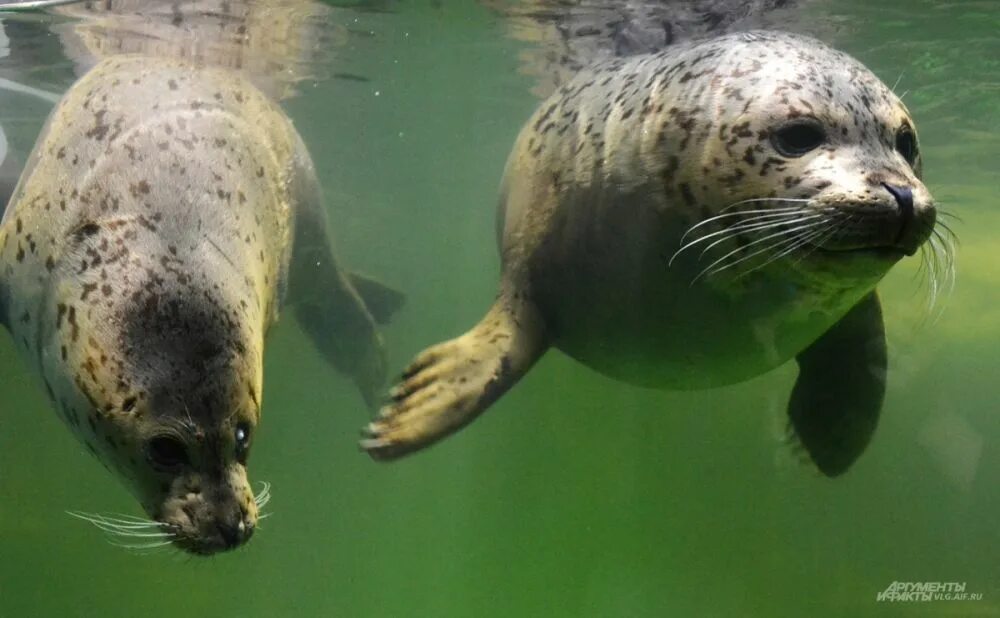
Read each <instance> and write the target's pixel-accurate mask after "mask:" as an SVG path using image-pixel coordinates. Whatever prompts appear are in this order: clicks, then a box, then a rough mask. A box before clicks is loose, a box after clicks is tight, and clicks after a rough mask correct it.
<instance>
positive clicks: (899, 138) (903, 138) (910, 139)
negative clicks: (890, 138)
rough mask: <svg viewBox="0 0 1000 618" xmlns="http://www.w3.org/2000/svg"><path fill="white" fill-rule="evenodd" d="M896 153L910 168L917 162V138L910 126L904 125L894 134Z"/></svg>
mask: <svg viewBox="0 0 1000 618" xmlns="http://www.w3.org/2000/svg"><path fill="white" fill-rule="evenodd" d="M896 151H897V152H899V154H901V155H903V158H904V159H906V162H907V163H909V164H910V167H913V165H914V164H915V163H916V162H917V154H918V150H917V136H916V135H915V134H914V133H913V129H911V128H910V125H906V124H904V125H903V126H902V127H900V128H899V131H898V132H897V133H896Z"/></svg>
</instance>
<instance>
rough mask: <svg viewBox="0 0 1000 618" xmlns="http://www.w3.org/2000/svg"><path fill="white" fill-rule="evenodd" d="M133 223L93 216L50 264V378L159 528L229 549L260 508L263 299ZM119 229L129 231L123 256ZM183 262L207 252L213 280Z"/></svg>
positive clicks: (192, 545) (190, 543)
mask: <svg viewBox="0 0 1000 618" xmlns="http://www.w3.org/2000/svg"><path fill="white" fill-rule="evenodd" d="M137 228H139V229H141V224H139V223H137V222H134V221H132V220H128V219H120V220H104V221H101V222H99V223H98V222H94V223H88V224H86V225H84V226H83V227H81V228H80V229H78V230H77V231H76V232H75V233H74V237H73V238H71V239H69V251H68V252H67V253H66V254H65V255H64V259H61V260H59V261H58V262H57V263H55V264H54V265H53V269H54V272H53V281H55V282H56V284H55V286H54V288H53V295H54V297H55V299H54V300H55V302H54V303H53V304H54V305H55V306H54V313H55V315H54V319H53V321H52V328H50V329H45V330H44V332H43V333H41V336H42V337H43V339H44V348H43V349H44V350H45V352H44V353H43V355H42V357H43V360H42V362H43V372H44V376H45V379H46V385H47V386H48V388H49V392H50V394H51V395H52V398H53V399H54V400H55V401H56V402H57V405H58V407H59V408H60V409H61V411H62V413H63V415H64V417H65V420H66V421H67V422H68V423H69V425H70V427H71V428H72V429H73V430H74V432H75V433H76V434H77V435H78V436H79V437H80V438H81V439H82V440H83V441H84V443H85V444H86V445H87V446H88V448H89V449H90V450H91V452H92V453H93V454H94V455H96V456H97V457H98V458H99V459H100V460H101V462H102V463H104V465H105V466H106V467H108V468H109V469H110V470H112V471H113V472H115V473H117V475H118V476H119V478H121V479H122V480H123V481H124V482H125V484H126V485H127V486H128V487H129V489H130V490H131V491H132V493H133V494H134V495H135V496H136V497H137V498H138V499H139V501H140V502H141V504H142V506H143V508H144V509H145V510H146V512H147V513H148V515H149V516H150V517H151V518H153V519H154V520H155V521H156V522H159V524H160V525H159V527H158V530H157V532H158V533H166V536H164V537H163V538H165V539H168V540H171V541H173V543H174V544H175V545H176V546H178V547H180V548H182V549H184V550H186V551H188V552H191V553H195V554H211V553H215V552H219V551H224V550H229V549H233V548H235V547H238V546H239V545H241V544H243V543H245V542H246V541H247V540H248V539H249V538H250V537H251V535H252V534H253V532H254V528H255V525H256V522H257V517H258V502H255V500H254V496H253V492H252V490H251V486H250V483H249V481H248V479H247V459H248V457H249V454H250V449H251V446H252V444H253V440H254V434H255V430H256V426H257V422H258V419H259V416H260V392H261V375H262V362H261V350H262V343H263V339H262V336H261V328H260V324H261V320H260V319H259V317H258V316H259V313H258V310H257V309H255V308H254V307H253V306H252V305H253V303H251V302H247V300H245V299H248V298H255V297H254V296H252V295H250V294H248V293H247V291H246V289H245V286H246V285H247V283H246V282H245V281H242V280H237V278H236V277H231V276H223V275H227V274H228V273H223V272H219V271H218V270H216V269H215V268H214V267H213V265H211V264H205V263H204V260H202V259H201V258H200V257H199V256H196V255H194V256H183V257H182V256H179V255H178V252H177V251H176V250H172V249H171V248H170V247H166V246H162V244H161V243H159V242H157V240H156V239H155V238H153V237H151V235H149V234H148V233H147V234H146V235H143V234H140V232H139V230H138V229H137ZM122 238H131V241H130V243H129V246H130V247H131V248H132V250H131V251H129V252H127V254H126V253H122V249H121V247H122V246H123V245H122V244H121V243H119V242H118V240H119V239H122ZM116 247H118V248H117V249H116ZM116 255H119V257H118V258H116V257H115V256H116ZM126 255H127V257H126ZM185 260H194V261H200V262H201V264H202V265H201V268H202V272H203V273H204V279H203V280H200V281H199V280H196V279H195V277H192V276H191V275H188V274H186V272H187V271H186V269H185V268H184V264H183V262H184V261H185ZM126 262H127V263H126ZM122 263H125V265H124V266H122V267H121V272H118V273H115V269H116V268H118V267H119V264H122ZM93 264H97V266H96V267H95V266H92V265H93ZM214 275H219V276H214ZM201 278H202V276H201V275H200V276H199V277H198V279H201ZM230 299H234V300H230Z"/></svg>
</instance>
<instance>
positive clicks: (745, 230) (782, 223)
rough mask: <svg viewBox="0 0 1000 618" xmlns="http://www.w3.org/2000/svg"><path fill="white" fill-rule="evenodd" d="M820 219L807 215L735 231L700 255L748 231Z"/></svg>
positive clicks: (758, 230)
mask: <svg viewBox="0 0 1000 618" xmlns="http://www.w3.org/2000/svg"><path fill="white" fill-rule="evenodd" d="M822 217H823V215H808V216H805V217H798V218H795V219H782V220H781V221H771V222H768V223H766V224H761V225H759V226H755V227H751V228H747V229H742V230H737V232H736V233H734V234H730V235H728V236H724V237H722V238H720V239H718V240H716V241H714V242H713V243H711V244H710V245H708V246H707V247H705V248H704V249H702V251H701V255H702V256H704V255H705V254H706V253H708V251H709V250H711V249H712V248H714V247H717V246H718V245H720V244H722V243H724V242H726V241H727V240H730V239H732V238H734V237H736V236H738V235H740V234H742V233H744V232H748V231H751V232H760V231H764V230H768V229H772V228H776V227H781V226H789V225H798V224H799V223H805V222H806V221H810V220H812V219H817V218H822ZM702 238H707V236H703V237H702ZM699 240H700V239H699ZM693 244H694V243H693V242H692V243H689V246H690V245H693Z"/></svg>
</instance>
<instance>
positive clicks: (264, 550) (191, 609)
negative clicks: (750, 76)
mask: <svg viewBox="0 0 1000 618" xmlns="http://www.w3.org/2000/svg"><path fill="white" fill-rule="evenodd" d="M325 8H326V9H327V10H325V11H323V12H321V13H319V14H317V15H314V16H312V17H310V19H313V20H325V21H326V24H325V26H327V27H328V28H326V30H327V36H325V37H324V38H321V39H318V40H317V41H315V42H313V44H315V45H317V46H322V47H324V49H323V53H322V54H318V55H317V60H316V62H317V65H316V66H315V67H312V68H313V69H314V70H312V71H310V73H311V75H312V76H313V77H311V78H310V79H304V80H301V81H299V82H298V83H297V84H295V86H294V89H295V90H296V91H297V92H296V94H295V96H291V95H289V96H288V97H286V99H285V100H284V101H283V105H284V107H285V109H286V110H287V111H288V113H289V115H290V116H291V117H292V118H293V119H294V121H295V125H296V127H297V128H298V129H299V131H300V132H301V133H302V135H303V136H304V139H305V141H306V143H307V145H308V146H309V148H310V150H311V153H312V155H313V158H314V160H315V162H316V166H317V169H318V171H319V175H320V180H321V182H322V184H323V186H324V190H325V193H326V198H327V207H328V211H329V214H330V218H331V227H332V230H333V233H334V235H335V238H336V242H337V244H338V248H339V252H340V254H341V256H342V259H343V262H344V265H345V266H347V267H348V268H351V269H354V270H358V271H361V272H364V273H367V274H370V275H373V276H375V277H377V278H379V279H380V280H382V281H384V282H386V283H388V284H390V285H393V286H395V287H397V288H399V289H401V290H402V291H404V292H405V293H406V295H407V305H406V307H405V308H404V310H403V311H401V312H400V314H398V315H397V316H396V318H395V319H394V320H393V322H392V324H391V325H389V326H388V327H386V328H385V329H384V330H383V336H384V338H385V340H386V342H387V344H388V347H389V351H390V355H391V362H392V367H393V369H394V370H395V371H398V370H399V369H401V368H402V367H403V366H404V365H405V364H406V363H407V362H408V360H409V359H410V358H411V357H412V356H413V355H414V354H415V353H417V352H419V351H420V350H422V349H423V348H424V347H426V346H427V345H430V344H431V343H435V342H438V341H440V340H443V339H446V338H450V337H452V336H455V335H457V334H459V333H461V332H463V331H464V330H466V329H467V328H468V327H469V326H471V325H472V324H474V323H475V322H476V321H477V320H478V319H479V318H480V317H481V315H482V313H483V311H484V310H485V309H486V307H488V305H489V303H490V302H491V300H492V297H493V294H494V291H495V286H496V280H497V273H498V269H499V260H498V257H497V252H496V248H495V233H494V209H495V205H496V198H497V195H496V194H497V187H498V184H499V181H500V175H501V172H502V169H503V164H504V161H505V160H506V157H507V154H508V152H509V150H510V148H511V146H512V144H513V140H514V137H515V136H516V134H517V132H518V130H519V129H520V127H521V125H522V123H523V122H524V121H525V120H526V119H527V117H528V115H529V114H530V113H531V111H532V110H533V109H534V107H535V106H536V105H537V103H538V98H537V96H536V95H535V94H533V92H532V91H533V89H536V88H537V82H536V79H535V77H534V76H531V75H526V74H524V72H523V71H521V70H519V69H520V68H523V67H522V66H521V65H522V61H523V54H524V52H525V50H526V49H527V48H529V47H530V45H531V42H530V41H526V40H523V37H521V38H516V37H511V36H510V29H509V23H508V22H507V21H506V18H504V17H502V16H501V15H500V14H498V13H497V12H495V11H491V10H489V9H488V8H486V7H484V6H481V5H480V4H477V3H474V2H471V1H466V2H460V1H457V0H456V1H447V0H441V1H438V2H432V1H417V0H414V1H404V2H398V3H390V2H383V3H374V4H373V5H366V6H365V7H357V8H351V7H350V6H343V5H340V6H334V5H333V4H330V5H327V6H326V7H325ZM275 10H279V9H275ZM66 19H67V17H65V16H54V15H51V14H46V13H33V14H27V15H17V16H2V17H0V23H2V24H3V26H4V30H5V32H6V36H5V37H4V38H5V39H6V45H5V46H4V47H2V48H0V55H3V56H5V57H2V58H0V78H4V79H9V80H13V81H16V82H17V83H20V84H26V85H30V86H31V87H33V88H38V89H41V90H44V91H46V92H50V93H55V94H59V93H61V92H62V91H64V90H65V89H66V88H67V87H68V86H69V85H70V84H71V83H72V81H73V78H74V70H79V66H78V64H77V65H75V64H74V61H73V60H71V59H70V58H68V57H67V56H66V55H64V54H65V50H64V45H63V44H62V43H63V42H64V41H62V40H60V38H59V37H58V36H56V35H55V34H53V33H52V30H51V28H50V26H51V25H53V24H56V23H61V22H62V21H65V20H66ZM771 25H773V26H779V27H780V26H781V25H782V24H781V22H778V23H772V24H771ZM800 26H801V27H800ZM787 27H788V28H789V29H801V30H805V31H808V32H811V33H813V34H815V35H817V36H820V37H821V38H823V39H824V40H826V41H828V42H830V43H831V44H833V45H834V46H836V47H838V48H840V49H842V50H844V51H847V52H848V53H850V54H852V55H854V56H856V57H857V58H859V59H860V60H861V61H862V62H864V63H866V64H867V65H868V66H869V67H870V68H871V69H872V70H873V71H874V72H875V73H876V74H877V75H879V76H880V77H881V78H882V79H883V81H885V82H886V83H887V84H889V85H893V84H894V83H896V82H897V80H898V84H897V85H896V92H897V93H903V92H905V93H906V94H905V96H904V101H905V102H906V103H907V105H908V106H909V108H910V110H911V112H912V113H913V115H914V118H915V119H916V122H917V129H918V131H919V133H920V139H921V148H922V152H923V157H924V181H925V182H926V184H927V186H928V187H929V189H930V190H931V191H932V193H933V194H934V196H935V197H936V198H937V200H938V201H939V202H940V203H941V205H942V207H943V208H944V209H946V210H948V211H949V212H952V213H954V214H956V215H957V216H959V217H960V218H961V222H959V223H957V224H955V226H954V228H955V230H956V232H957V234H958V236H959V238H960V242H961V245H960V248H959V254H958V277H957V285H956V286H955V290H954V293H953V294H951V295H950V297H948V298H947V299H946V300H944V301H943V302H945V303H946V304H945V306H944V311H943V313H942V314H941V315H940V317H938V318H936V319H935V316H933V315H932V316H930V318H928V315H927V311H926V309H925V304H926V290H925V289H924V288H921V286H920V285H919V279H918V278H917V277H916V275H917V266H918V260H917V259H908V260H904V261H903V262H901V263H900V264H899V265H898V266H897V267H895V268H894V269H893V271H892V272H891V273H890V275H889V276H888V277H887V279H886V280H885V281H884V282H883V284H882V285H881V287H880V289H881V290H882V299H883V307H884V310H885V313H886V322H887V325H888V326H887V328H888V339H889V349H890V373H889V382H888V393H887V397H886V405H885V408H884V410H883V413H882V417H881V422H880V426H879V428H878V430H877V432H876V434H875V438H874V440H873V442H872V444H871V445H870V446H869V448H868V450H867V452H866V453H865V454H864V455H863V456H862V458H861V459H860V460H859V461H858V462H857V464H855V466H854V467H853V468H852V469H851V470H850V471H849V472H848V473H847V474H846V475H844V476H843V477H840V478H837V479H833V480H831V479H827V478H824V477H822V476H821V475H820V474H818V473H817V472H815V471H814V470H813V469H812V468H811V467H810V466H809V465H806V464H803V463H800V461H799V457H798V456H797V455H796V453H795V452H794V449H793V448H792V447H791V446H789V445H788V444H786V443H785V441H784V432H785V404H786V398H787V396H788V393H789V390H790V387H791V383H792V381H793V379H794V375H795V369H794V367H793V366H792V365H791V364H789V365H786V366H784V367H782V368H781V369H779V370H777V371H774V372H772V373H770V374H768V375H765V376H762V377H760V378H758V379H755V380H752V381H750V382H747V383H744V384H740V385H737V386H733V387H728V388H723V389H717V390H712V391H701V392H684V393H669V392H657V391H649V390H643V389H639V388H635V387H631V386H628V385H625V384H622V383H618V382H614V381H612V380H610V379H607V378H605V377H602V376H601V375H598V374H596V373H594V372H593V371H590V370H588V369H586V368H584V367H583V366H581V365H579V364H576V363H575V362H573V361H571V360H570V359H568V358H567V357H565V356H563V355H561V354H560V353H558V352H555V351H553V352H550V353H549V354H547V355H546V356H545V357H544V358H543V359H542V360H541V361H540V362H539V363H538V365H537V366H536V367H535V368H534V369H533V370H532V371H531V372H530V373H529V374H528V375H527V377H525V378H524V379H523V380H522V381H521V382H520V383H519V384H518V385H517V386H516V387H515V388H514V389H513V390H512V391H511V392H510V393H508V394H507V395H506V396H504V397H503V398H502V399H501V400H500V401H499V402H498V403H496V404H495V405H493V406H492V407H491V408H490V410H489V412H488V413H486V414H485V415H484V416H483V417H482V418H481V419H480V420H479V421H478V422H476V423H474V424H472V425H470V426H469V427H468V428H466V429H465V430H463V431H462V432H461V433H460V434H458V435H456V436H454V437H453V438H451V439H449V440H446V441H444V442H442V443H441V444H439V445H437V446H435V447H434V448H432V449H429V450H427V451H425V452H422V453H419V454H417V455H415V456H413V457H409V458H406V459H404V460H401V461H399V462H397V463H393V464H389V465H386V464H377V463H374V462H372V461H371V460H370V459H369V458H368V457H367V456H366V455H364V454H363V453H361V452H359V450H358V448H357V439H358V438H359V428H360V427H361V426H362V425H363V424H364V422H365V421H366V419H367V415H368V412H367V411H366V409H365V406H364V404H363V402H362V401H361V399H360V397H359V396H358V395H357V392H356V390H355V389H354V387H353V385H351V384H350V382H349V381H348V380H346V379H343V378H342V377H341V376H339V375H337V374H335V373H334V372H333V371H332V370H331V369H330V368H329V367H328V365H326V364H325V363H324V362H323V361H322V360H321V358H320V357H319V355H318V354H317V353H316V352H315V350H314V349H313V348H312V346H311V344H310V343H309V342H308V340H307V339H306V337H305V336H304V335H303V334H302V333H301V332H300V331H299V330H298V327H297V325H296V324H295V322H294V320H284V321H282V322H281V323H279V325H278V326H277V327H276V328H274V329H273V330H272V331H271V334H270V338H269V340H268V348H267V355H266V359H265V393H264V414H263V419H262V422H261V425H260V433H259V434H258V435H257V439H256V443H255V446H254V452H253V455H252V461H251V464H250V473H251V478H252V479H254V480H255V481H267V482H269V483H271V484H272V493H273V495H274V499H273V500H272V501H271V503H270V505H269V508H268V510H270V511H272V512H273V516H272V517H270V518H269V519H267V520H265V521H264V522H263V523H262V526H261V529H260V530H259V531H258V532H257V534H256V535H255V537H254V539H253V540H252V541H251V542H250V543H249V544H248V545H247V546H246V547H245V548H243V549H240V550H239V551H236V552H233V553H229V554H225V555H219V556H216V557H212V558H208V559H199V558H191V557H188V556H187V555H183V554H180V553H178V552H176V551H174V550H170V551H161V552H155V553H150V554H148V555H145V554H141V553H133V552H128V551H126V550H123V549H121V548H118V547H114V546H112V545H110V544H109V543H108V542H107V540H106V539H105V538H104V537H103V536H102V535H101V534H100V533H99V532H98V531H97V530H96V529H94V528H92V527H90V526H87V525H86V524H84V523H83V522H80V521H77V520H74V519H72V518H70V517H69V516H68V515H67V514H66V511H67V510H76V509H79V510H85V511H99V512H105V511H106V512H121V513H132V514H139V511H138V506H137V505H136V504H135V502H134V500H133V499H132V497H131V496H130V495H128V494H127V493H126V491H125V490H124V489H123V488H122V487H121V486H119V484H118V483H117V481H116V480H115V479H114V478H113V477H112V476H111V475H110V474H108V473H107V472H106V471H105V470H104V469H103V468H102V466H101V465H100V463H99V462H97V461H96V460H95V459H94V458H93V457H91V456H90V455H89V454H88V453H87V452H86V449H85V448H84V447H82V446H81V445H80V444H79V443H77V442H76V440H75V439H74V438H73V437H72V435H71V434H70V433H69V431H67V430H66V429H65V428H64V427H62V426H61V421H60V420H59V419H58V418H57V415H56V414H55V413H54V412H53V410H52V409H51V408H50V406H49V404H48V402H47V401H46V399H45V395H44V389H43V388H41V386H40V383H39V382H40V381H39V380H38V379H37V378H36V377H35V375H34V374H33V373H32V372H31V371H30V368H29V367H28V366H27V365H26V363H24V362H22V360H21V359H20V358H18V357H17V356H16V355H15V351H14V347H13V345H12V344H11V341H10V339H9V337H8V336H7V335H3V336H0V617H3V618H7V617H22V616H23V617H33V616H107V617H114V616H123V617H124V616H128V617H133V616H145V617H150V618H152V617H157V616H192V617H195V616H241V617H252V616H345V617H358V618H366V617H409V616H417V617H434V618H444V617H472V616H474V617H477V618H486V617H494V616H495V617H513V616H544V617H547V618H548V617H551V618H555V617H563V616H565V617H644V616H650V617H652V616H657V617H658V616H683V617H688V616H690V617H702V616H704V617H720V618H721V617H726V618H728V617H763V618H770V617H801V616H811V617H822V618H825V617H838V618H841V617H845V616H852V617H859V618H865V617H881V616H887V617H893V616H954V617H978V616H997V617H1000V526H998V525H997V522H998V521H1000V491H998V488H1000V409H998V408H1000V403H998V402H1000V397H998V385H1000V244H998V243H997V242H996V240H995V239H996V237H997V235H998V234H1000V210H998V208H997V204H996V202H997V194H998V189H1000V163H998V162H1000V128H998V127H1000V2H995V1H992V0H979V1H973V0H965V1H961V0H952V1H944V0H880V1H878V2H875V1H872V0H867V1H862V0H822V1H816V2H812V3H807V4H805V5H803V6H801V7H799V8H798V9H797V12H796V14H795V16H794V21H793V22H789V24H788V26H787ZM2 43H4V40H3V39H0V44H2ZM50 107H51V103H49V102H46V101H45V97H44V96H38V95H37V94H25V93H19V92H14V91H12V90H10V89H0V126H2V127H3V129H4V131H5V133H6V137H7V141H8V143H9V149H10V156H12V157H16V158H18V159H19V160H21V161H23V160H24V158H25V157H26V156H27V153H28V152H29V150H30V148H31V146H32V144H33V142H34V139H35V136H37V134H38V131H39V129H40V128H41V125H42V123H43V122H44V119H45V116H46V114H47V112H48V110H49V109H50ZM927 581H930V582H964V583H965V584H966V591H967V592H971V593H976V594H981V595H982V598H981V600H975V601H937V602H919V603H887V602H878V601H876V595H877V594H878V593H879V592H882V591H883V590H885V589H886V588H888V587H889V586H890V585H892V584H893V582H927Z"/></svg>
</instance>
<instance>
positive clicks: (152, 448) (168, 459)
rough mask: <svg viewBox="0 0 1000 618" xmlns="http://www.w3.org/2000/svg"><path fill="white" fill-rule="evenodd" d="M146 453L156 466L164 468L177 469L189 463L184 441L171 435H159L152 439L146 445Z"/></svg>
mask: <svg viewBox="0 0 1000 618" xmlns="http://www.w3.org/2000/svg"><path fill="white" fill-rule="evenodd" d="M146 455H147V456H148V457H149V461H150V462H152V464H153V465H154V466H156V467H157V468H160V469H162V470H175V469H177V468H179V467H181V466H184V465H187V463H188V455H187V449H186V448H185V447H184V443H183V442H181V441H180V440H177V439H176V438H172V437H170V436H159V437H156V438H153V439H152V440H150V441H149V444H148V445H146Z"/></svg>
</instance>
